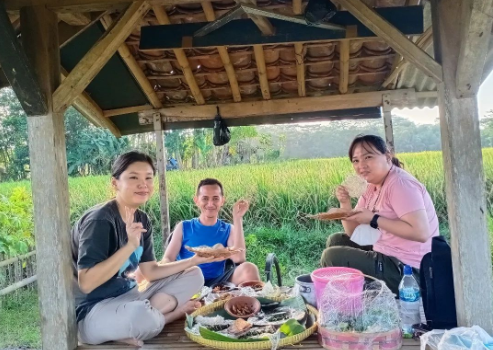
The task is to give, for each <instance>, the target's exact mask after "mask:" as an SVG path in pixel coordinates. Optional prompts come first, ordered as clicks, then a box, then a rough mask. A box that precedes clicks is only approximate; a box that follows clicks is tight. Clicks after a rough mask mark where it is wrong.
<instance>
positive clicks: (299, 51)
mask: <svg viewBox="0 0 493 350" xmlns="http://www.w3.org/2000/svg"><path fill="white" fill-rule="evenodd" d="M294 52H295V56H296V79H297V80H298V95H299V96H300V97H303V96H306V82H305V47H304V46H303V43H295V44H294Z"/></svg>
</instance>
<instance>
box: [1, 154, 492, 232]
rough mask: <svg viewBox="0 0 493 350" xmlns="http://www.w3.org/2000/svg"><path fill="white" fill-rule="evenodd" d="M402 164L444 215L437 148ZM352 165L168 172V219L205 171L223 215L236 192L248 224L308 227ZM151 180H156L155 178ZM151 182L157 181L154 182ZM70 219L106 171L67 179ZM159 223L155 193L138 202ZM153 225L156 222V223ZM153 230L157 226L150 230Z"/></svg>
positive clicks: (100, 191) (338, 161)
mask: <svg viewBox="0 0 493 350" xmlns="http://www.w3.org/2000/svg"><path fill="white" fill-rule="evenodd" d="M483 157H484V168H485V176H486V190H487V192H486V196H487V200H488V209H489V210H490V211H491V202H492V201H493V193H492V189H493V188H492V184H493V149H485V150H484V151H483ZM399 158H400V159H401V160H402V162H403V163H404V165H405V169H406V170H407V171H409V172H410V173H411V174H413V175H414V176H415V177H416V178H417V179H418V180H420V181H421V182H423V183H424V184H425V185H426V187H427V189H428V191H429V192H430V195H431V197H432V199H433V201H434V203H435V207H436V210H437V212H438V214H439V217H440V219H441V220H442V221H443V220H445V219H446V203H445V189H444V176H443V165H442V157H441V154H440V153H439V152H423V153H411V154H400V155H399ZM352 173H353V170H352V166H351V164H350V163H349V161H348V160H347V159H346V158H331V159H311V160H295V161H287V162H279V163H269V164H259V165H238V166H231V167H221V168H210V169H203V170H192V171H173V172H168V180H167V182H168V190H169V207H170V219H171V223H172V225H174V224H175V223H176V222H178V221H179V220H182V219H186V218H190V217H193V216H194V215H196V214H197V212H196V209H195V206H194V204H193V201H192V197H193V195H194V192H195V187H196V185H197V183H198V182H199V181H200V180H201V179H203V178H205V177H215V178H217V179H219V180H220V181H221V182H222V183H223V185H224V187H225V194H226V199H227V203H226V205H225V208H224V212H223V217H224V218H226V219H228V218H229V217H230V210H229V209H230V207H231V204H232V203H233V202H234V201H236V200H237V199H239V198H247V199H249V200H250V201H251V208H250V211H249V212H248V214H247V216H246V220H245V222H246V224H247V225H254V226H257V227H258V226H269V227H280V226H283V225H290V226H294V227H310V226H311V225H315V224H314V223H313V222H308V221H307V220H306V219H305V218H304V216H305V214H308V213H316V212H319V211H323V210H326V209H327V207H328V206H335V205H337V202H336V199H335V197H334V195H333V193H334V188H335V187H336V186H337V185H338V184H340V183H341V182H342V181H343V180H344V179H345V177H346V176H347V175H349V174H352ZM156 181H157V180H156ZM156 186H157V184H156ZM15 187H25V188H26V189H27V190H28V191H29V192H30V183H29V182H28V181H24V182H16V183H0V194H4V195H8V194H9V192H11V191H12V190H13V188H15ZM69 189H70V211H71V221H72V222H74V221H75V220H76V219H77V218H78V217H79V216H80V215H81V214H82V213H83V212H84V211H85V210H86V209H88V208H90V207H91V206H93V205H95V204H97V203H99V202H101V201H105V200H107V199H109V198H111V197H112V196H113V193H112V190H111V187H110V183H109V176H88V177H78V178H70V179H69ZM144 210H146V211H147V212H148V213H149V214H150V215H151V217H152V218H153V219H154V220H155V221H154V222H155V224H157V225H159V222H158V221H159V199H158V197H157V194H155V195H154V196H153V198H152V199H151V201H149V203H148V204H147V205H146V208H144ZM156 229H158V227H156ZM156 231H159V230H156Z"/></svg>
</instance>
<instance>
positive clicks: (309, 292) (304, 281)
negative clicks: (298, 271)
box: [294, 275, 317, 307]
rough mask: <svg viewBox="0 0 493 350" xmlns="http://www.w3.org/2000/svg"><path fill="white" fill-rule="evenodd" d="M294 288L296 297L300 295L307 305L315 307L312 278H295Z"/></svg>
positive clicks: (307, 276) (308, 276) (304, 276)
mask: <svg viewBox="0 0 493 350" xmlns="http://www.w3.org/2000/svg"><path fill="white" fill-rule="evenodd" d="M294 288H295V291H296V293H297V294H298V295H301V296H302V297H303V299H305V301H306V302H307V303H308V304H310V305H312V306H314V307H317V300H316V298H315V288H314V285H313V281H312V277H311V276H310V275H300V276H298V277H296V279H295V282H294Z"/></svg>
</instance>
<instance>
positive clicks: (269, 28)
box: [235, 0, 276, 36]
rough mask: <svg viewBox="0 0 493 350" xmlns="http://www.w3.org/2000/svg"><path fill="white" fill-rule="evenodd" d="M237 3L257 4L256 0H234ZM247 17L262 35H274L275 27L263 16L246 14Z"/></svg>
mask: <svg viewBox="0 0 493 350" xmlns="http://www.w3.org/2000/svg"><path fill="white" fill-rule="evenodd" d="M235 1H236V2H237V3H238V4H246V5H253V6H257V0H235ZM248 18H250V19H251V20H252V21H253V23H255V25H256V26H257V27H258V29H260V31H261V32H262V34H263V35H267V36H270V35H274V34H275V33H276V29H275V28H274V26H273V25H272V23H271V22H270V21H269V20H268V19H267V18H265V17H262V16H258V15H254V14H250V13H249V14H248Z"/></svg>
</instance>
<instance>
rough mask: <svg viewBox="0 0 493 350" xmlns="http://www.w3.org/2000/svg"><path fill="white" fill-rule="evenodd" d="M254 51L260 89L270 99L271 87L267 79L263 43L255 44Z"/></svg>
mask: <svg viewBox="0 0 493 350" xmlns="http://www.w3.org/2000/svg"><path fill="white" fill-rule="evenodd" d="M253 52H254V54H255V63H256V64H257V73H258V80H259V83H260V90H261V91H262V96H263V97H264V100H269V99H270V87H269V80H268V79H267V67H266V65H265V55H264V48H263V46H262V45H253Z"/></svg>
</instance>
